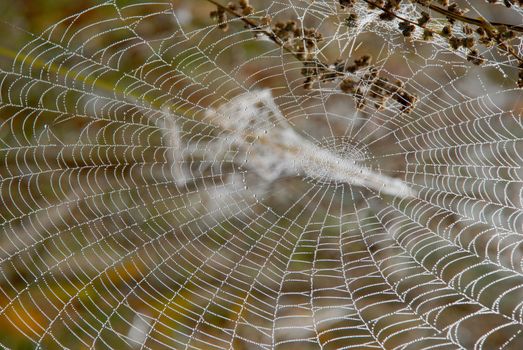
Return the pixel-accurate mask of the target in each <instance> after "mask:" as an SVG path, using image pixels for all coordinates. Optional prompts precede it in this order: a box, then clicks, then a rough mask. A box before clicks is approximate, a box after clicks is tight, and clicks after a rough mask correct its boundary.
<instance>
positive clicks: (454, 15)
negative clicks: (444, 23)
mask: <svg viewBox="0 0 523 350" xmlns="http://www.w3.org/2000/svg"><path fill="white" fill-rule="evenodd" d="M363 1H364V2H366V3H367V4H369V5H372V6H374V7H376V8H379V9H380V10H381V11H383V12H385V13H387V14H389V15H391V16H393V17H395V18H397V19H399V20H401V21H404V22H408V23H410V24H412V25H415V26H416V27H420V28H423V27H422V26H421V25H420V24H419V23H418V22H416V21H412V20H409V19H407V18H404V17H402V16H399V15H398V14H396V13H395V12H393V11H389V10H388V9H386V8H385V7H383V6H380V5H379V4H377V3H375V2H374V1H372V0H363ZM416 3H417V4H419V5H421V6H424V7H427V8H429V9H431V10H433V11H435V12H438V13H439V14H442V15H444V16H446V17H448V18H452V19H454V20H457V21H460V22H463V23H467V24H472V25H475V26H478V27H481V28H483V29H486V30H491V29H492V27H501V26H504V27H506V28H508V29H510V30H513V31H516V32H520V33H523V27H521V26H517V25H512V24H505V23H499V22H487V21H485V20H481V19H474V18H470V17H466V16H463V15H460V14H457V13H454V12H451V11H448V10H445V9H444V8H441V7H439V6H436V5H433V4H429V5H425V4H423V3H421V2H419V1H416ZM435 33H436V34H439V35H441V34H440V33H437V32H435ZM496 43H497V44H498V47H499V49H500V50H502V51H504V52H506V53H507V54H509V55H511V56H512V57H514V58H515V59H516V60H518V61H519V62H520V63H523V57H521V56H519V55H518V54H517V52H516V51H515V50H514V48H512V47H510V46H508V45H507V44H506V43H505V42H503V41H501V40H499V39H497V38H496Z"/></svg>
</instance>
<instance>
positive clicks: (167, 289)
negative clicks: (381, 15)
mask: <svg viewBox="0 0 523 350" xmlns="http://www.w3.org/2000/svg"><path fill="white" fill-rule="evenodd" d="M252 3H253V6H254V7H255V8H256V10H258V11H259V12H256V14H255V16H258V17H262V16H263V15H266V14H270V15H271V17H272V18H273V21H274V22H276V21H278V20H282V21H286V20H289V19H292V20H296V21H298V23H299V24H302V25H303V26H306V27H314V28H317V29H318V30H319V31H321V32H322V33H323V34H324V36H325V38H326V40H325V43H324V46H323V48H322V51H321V55H322V59H324V60H325V61H327V62H335V60H336V59H338V58H350V59H351V60H353V59H354V58H357V57H360V56H361V55H363V54H370V55H372V57H373V62H374V64H373V65H374V66H375V68H376V69H378V70H379V72H380V74H382V76H383V77H387V78H389V79H391V81H393V80H401V81H403V82H404V83H405V86H406V89H407V91H410V92H412V93H413V94H415V95H416V96H417V98H418V103H417V105H416V108H415V109H414V110H413V112H412V113H411V114H405V113H401V112H400V110H399V108H398V106H396V105H394V103H392V102H391V103H390V104H388V105H386V106H385V108H383V109H381V108H378V106H375V105H374V104H373V103H372V102H371V103H368V105H367V106H366V107H365V108H364V109H362V110H358V109H357V108H356V103H355V101H354V99H353V97H352V96H349V95H347V94H343V93H341V92H340V91H339V89H337V87H336V84H332V83H328V82H319V83H318V84H317V86H315V87H314V88H313V89H312V91H311V90H306V89H304V88H303V76H302V74H301V70H302V68H303V64H302V62H299V61H297V60H296V59H295V58H294V57H292V55H290V54H289V53H287V52H285V51H283V50H281V48H278V47H277V46H275V45H274V43H272V42H270V41H268V40H263V39H260V38H257V37H255V36H254V35H253V33H252V31H250V30H248V29H246V28H245V24H244V23H242V22H241V21H239V20H232V21H231V23H230V25H229V26H230V28H229V31H228V32H226V33H224V32H222V31H221V30H219V29H218V28H217V26H216V24H215V22H213V20H212V19H211V18H210V16H209V13H210V11H212V10H214V9H215V7H213V6H212V5H210V4H208V3H207V2H206V1H204V0H190V1H189V0H175V1H172V2H168V1H159V2H141V1H132V0H129V1H120V0H117V1H115V2H114V4H111V3H103V2H97V1H81V2H80V1H70V0H31V1H27V0H23V1H11V2H8V1H3V2H1V3H0V17H1V20H2V23H3V24H2V25H1V26H0V68H1V69H2V71H1V74H0V81H1V90H0V93H1V98H2V104H1V105H0V123H1V124H0V145H1V147H0V162H1V164H2V165H1V166H0V182H1V184H0V203H1V205H0V225H1V226H0V232H1V233H0V248H1V249H0V271H1V272H0V308H1V309H0V310H1V312H0V344H1V345H2V346H4V347H6V348H13V349H32V348H35V347H37V345H38V346H40V347H41V348H46V349H57V348H71V349H83V348H93V347H94V348H100V349H107V348H113V349H125V348H130V349H131V348H152V349H162V348H176V349H178V348H196V349H218V348H229V349H231V348H234V349H259V348H271V347H278V348H284V349H301V350H305V349H319V348H328V349H339V348H350V347H352V348H355V349H371V348H380V347H382V348H387V349H393V348H402V349H422V348H425V347H427V348H428V347H430V346H433V347H436V346H440V347H441V348H449V349H450V348H458V345H461V346H463V347H465V348H473V347H474V346H478V347H480V346H483V347H484V348H485V349H494V348H502V349H519V348H521V347H523V335H522V334H523V333H521V331H522V321H521V318H522V311H521V310H523V308H522V306H521V304H520V302H521V301H522V300H523V291H522V290H521V289H522V288H521V287H520V286H521V285H522V284H521V283H522V277H521V276H522V273H523V272H522V265H521V261H522V256H523V255H522V253H523V250H522V249H523V247H522V245H521V235H523V216H522V208H523V203H522V199H521V198H522V188H523V187H522V183H523V171H522V164H523V161H522V158H521V154H522V153H521V151H523V144H522V142H521V140H522V139H523V127H522V120H521V112H522V110H523V98H522V97H523V96H522V94H521V90H518V89H516V88H515V79H514V77H515V74H516V73H515V72H516V70H515V69H514V67H512V66H510V65H508V64H501V65H497V66H494V65H492V66H489V67H474V66H472V65H470V64H469V63H468V62H466V59H465V57H463V55H461V57H460V56H459V55H456V54H455V53H453V52H449V50H448V49H447V48H446V47H445V46H444V44H442V43H440V42H437V41H436V42H435V43H420V42H417V41H406V40H405V39H404V38H403V37H402V35H401V33H397V32H394V31H392V30H391V29H390V28H389V27H387V25H386V24H381V23H379V22H376V18H375V16H374V18H371V17H369V18H365V17H364V16H360V18H361V20H362V22H361V23H360V26H358V27H357V28H349V27H347V26H346V25H343V22H344V20H345V17H346V15H347V14H346V12H342V11H341V12H340V10H339V7H338V6H336V2H335V1H303V0H299V1H298V0H295V1H294V0H286V1H282V2H273V1H265V2H264V1H258V2H255V1H252ZM462 3H463V4H465V5H467V4H468V2H466V1H463V2H462ZM224 4H225V3H224ZM468 5H469V6H470V4H468ZM473 6H474V11H477V12H478V13H481V14H482V15H484V16H485V17H487V18H489V19H492V20H503V21H508V22H510V23H518V20H519V22H521V18H522V17H521V15H520V13H519V12H510V11H509V10H508V9H505V8H503V7H499V6H498V7H495V8H494V9H493V10H492V7H488V5H487V4H483V3H482V4H479V5H478V4H473ZM371 29H372V30H371ZM372 31H373V32H372ZM438 45H440V46H438ZM485 54H486V56H487V59H489V60H495V59H501V60H506V58H500V57H499V56H498V55H497V54H496V53H492V52H491V51H488V50H487V51H486V52H485ZM503 62H505V61H503ZM260 89H270V90H271V94H272V96H273V98H274V103H275V104H276V105H277V108H278V109H279V110H280V111H281V113H282V115H283V116H284V118H285V119H286V121H287V122H288V123H289V125H290V126H291V127H292V128H293V130H295V131H296V132H297V133H298V134H299V135H300V136H302V137H303V138H304V139H307V140H308V141H310V142H313V143H314V144H316V145H320V146H321V147H323V148H327V149H329V150H332V151H333V152H335V153H336V154H338V155H340V156H341V157H347V158H350V159H354V163H355V164H356V163H357V164H359V165H362V166H365V167H368V168H370V169H373V170H374V171H377V172H379V173H381V174H383V175H386V176H389V177H392V178H397V179H401V180H402V181H405V182H406V183H407V184H409V186H411V187H412V188H414V189H415V190H416V191H418V193H419V196H418V198H416V199H411V200H403V199H402V198H395V197H393V196H390V195H387V194H383V193H379V192H377V191H373V190H372V189H366V188H361V187H357V186H351V185H348V184H344V183H336V182H326V181H318V179H313V178H310V177H307V176H305V177H304V176H296V175H290V176H280V177H278V178H276V179H274V180H273V181H266V180H264V178H263V176H262V175H260V172H259V171H257V170H256V168H255V167H249V166H248V164H247V165H245V163H248V162H249V157H248V156H246V155H245V154H242V152H241V150H238V149H237V148H234V147H231V146H230V145H228V144H227V145H226V146H223V142H224V140H227V139H228V137H230V135H229V134H227V133H225V132H223V130H219V128H218V127H217V126H216V123H214V122H213V121H212V120H209V117H208V110H210V109H217V108H219V107H220V106H223V105H224V104H227V103H228V102H230V101H233V100H234V98H235V97H236V96H241V95H242V94H245V93H246V91H253V90H260ZM369 101H370V100H369ZM259 108H260V111H265V109H264V108H265V107H264V106H261V107H259ZM232 117H233V118H234V117H235V116H232ZM233 120H234V119H233ZM273 128H274V129H276V128H277V126H276V125H271V126H269V127H268V128H267V130H268V132H269V134H270V131H271V130H272V129H273ZM253 144H254V142H253ZM247 148H248V147H247ZM245 153H246V154H247V155H248V154H249V148H248V150H247V151H246V152H245ZM242 161H243V162H244V163H242ZM276 166H277V164H276V165H270V167H276ZM180 169H182V170H180ZM177 171H184V172H185V175H184V176H185V177H186V181H183V182H179V179H180V178H179V177H177V174H178V175H179V173H177ZM420 237H421V239H420ZM413 276H414V277H415V278H412V277H413ZM503 291H506V293H503ZM500 295H502V297H501V299H499V298H498V297H499V296H500ZM484 335H485V336H484ZM482 336H484V337H483V338H482ZM478 344H479V345H478Z"/></svg>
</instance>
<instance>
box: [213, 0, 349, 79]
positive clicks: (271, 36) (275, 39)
mask: <svg viewBox="0 0 523 350" xmlns="http://www.w3.org/2000/svg"><path fill="white" fill-rule="evenodd" d="M205 1H207V2H209V3H211V4H213V5H215V6H216V7H218V8H219V9H221V10H223V11H225V12H227V13H229V14H230V15H233V16H234V17H236V18H239V19H240V20H241V21H242V22H244V23H245V24H246V25H248V26H249V27H250V28H251V29H254V30H257V31H258V32H260V33H262V34H265V35H266V36H267V37H268V38H269V39H270V40H271V41H273V42H274V43H275V44H277V45H278V46H280V47H281V48H282V49H284V50H285V51H287V52H288V53H290V54H292V55H293V56H294V57H295V58H296V59H297V60H299V61H301V60H300V58H299V54H298V53H297V52H296V51H294V50H293V49H292V48H290V47H289V46H288V45H286V44H285V43H284V42H283V41H281V39H280V38H278V37H277V36H276V35H275V34H274V33H272V32H271V31H268V30H264V29H260V26H259V24H257V23H256V22H254V21H253V20H251V19H249V18H247V17H245V16H243V15H242V14H240V13H238V12H236V11H234V10H232V9H230V8H229V7H227V6H223V5H222V4H220V3H219V2H217V1H215V0H205ZM316 64H317V65H318V67H320V68H323V69H325V70H328V71H331V72H333V73H334V72H335V73H336V74H337V75H339V76H343V73H340V72H337V71H336V70H335V69H332V68H331V67H329V65H328V64H326V63H323V62H321V61H316Z"/></svg>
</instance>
